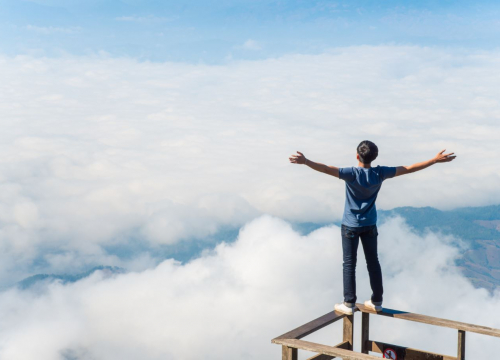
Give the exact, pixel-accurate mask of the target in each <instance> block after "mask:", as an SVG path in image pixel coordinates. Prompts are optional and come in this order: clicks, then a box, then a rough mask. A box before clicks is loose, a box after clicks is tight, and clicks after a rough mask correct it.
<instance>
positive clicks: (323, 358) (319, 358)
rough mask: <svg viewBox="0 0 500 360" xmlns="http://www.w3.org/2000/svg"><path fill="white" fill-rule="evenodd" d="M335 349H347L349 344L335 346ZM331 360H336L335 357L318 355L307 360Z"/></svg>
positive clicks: (345, 342) (344, 342) (342, 343)
mask: <svg viewBox="0 0 500 360" xmlns="http://www.w3.org/2000/svg"><path fill="white" fill-rule="evenodd" d="M334 347H336V348H339V349H347V348H348V347H349V342H348V341H343V342H341V343H340V344H337V345H335V346H334ZM331 359H335V356H330V355H324V354H318V355H314V356H311V357H310V358H307V360H331Z"/></svg>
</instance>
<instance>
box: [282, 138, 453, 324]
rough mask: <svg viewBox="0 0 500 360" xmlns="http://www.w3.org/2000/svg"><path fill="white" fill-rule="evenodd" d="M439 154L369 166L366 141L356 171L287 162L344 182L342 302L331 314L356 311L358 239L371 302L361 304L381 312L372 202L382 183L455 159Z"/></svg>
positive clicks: (371, 151) (371, 152) (301, 160)
mask: <svg viewBox="0 0 500 360" xmlns="http://www.w3.org/2000/svg"><path fill="white" fill-rule="evenodd" d="M444 152H445V150H443V151H441V152H439V153H438V154H437V155H436V156H435V157H433V158H432V159H430V160H427V161H423V162H420V163H416V164H413V165H411V166H397V167H389V166H376V167H372V166H371V163H372V161H373V160H375V159H376V158H377V156H378V148H377V146H376V145H375V144H374V143H373V142H371V141H368V140H364V141H362V142H361V143H360V144H359V145H358V148H357V154H356V159H357V160H358V166H357V167H354V166H353V167H344V168H338V167H335V166H327V165H325V164H320V163H315V162H314V161H311V160H309V159H306V157H305V156H304V154H302V153H301V152H299V151H297V153H298V154H299V155H292V156H291V157H290V158H289V159H290V162H291V163H294V164H305V165H307V166H309V167H310V168H311V169H314V170H316V171H320V172H323V173H325V174H328V175H332V176H335V177H337V178H339V179H341V180H344V181H345V184H346V199H345V207H344V215H343V217H342V226H341V235H342V252H343V259H344V264H343V270H344V272H343V279H344V302H343V303H341V304H335V310H337V311H340V312H342V313H345V314H348V315H351V314H352V313H353V312H354V310H355V307H356V276H355V275H356V260H357V250H358V245H359V239H360V238H361V244H362V245H363V250H364V253H365V258H366V265H367V267H368V275H369V277H370V286H371V288H372V297H371V300H367V301H365V306H367V307H369V308H371V309H373V310H375V311H380V310H382V294H383V286H382V271H381V268H380V263H379V261H378V254H377V235H378V232H377V209H376V207H375V200H376V199H377V195H378V192H379V190H380V187H381V186H382V182H383V181H384V180H385V179H389V178H392V177H395V176H399V175H404V174H409V173H413V172H415V171H419V170H422V169H425V168H427V167H429V166H431V165H433V164H436V163H444V162H449V161H452V160H453V159H454V158H455V157H456V156H453V153H449V154H443V153H444Z"/></svg>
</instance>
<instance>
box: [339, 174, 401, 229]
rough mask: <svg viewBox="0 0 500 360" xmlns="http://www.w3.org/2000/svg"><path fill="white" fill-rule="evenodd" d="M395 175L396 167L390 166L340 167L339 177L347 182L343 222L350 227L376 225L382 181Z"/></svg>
mask: <svg viewBox="0 0 500 360" xmlns="http://www.w3.org/2000/svg"><path fill="white" fill-rule="evenodd" d="M395 175H396V168H395V167H389V166H376V167H369V168H364V167H354V166H352V167H345V168H339V179H342V180H344V181H345V184H346V196H345V207H344V215H343V217H342V224H344V225H347V226H350V227H361V226H368V225H375V224H376V223H377V208H376V206H375V200H377V195H378V192H379V190H380V187H381V186H382V182H383V181H384V180H385V179H389V178H392V177H394V176H395Z"/></svg>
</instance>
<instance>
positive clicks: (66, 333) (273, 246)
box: [0, 215, 500, 360]
mask: <svg viewBox="0 0 500 360" xmlns="http://www.w3.org/2000/svg"><path fill="white" fill-rule="evenodd" d="M379 239H380V241H379V249H380V260H381V263H382V269H383V274H384V288H385V295H384V297H385V304H384V306H386V307H389V308H395V309H400V310H408V311H412V312H418V313H423V314H427V315H432V316H438V317H444V318H450V319H454V320H460V321H465V322H471V323H477V324H482V325H488V326H492V327H497V328H500V319H499V318H498V317H496V316H494V315H493V314H495V313H496V312H497V309H498V307H499V306H500V292H499V291H497V292H495V293H494V294H492V295H490V294H489V293H488V292H487V291H486V290H484V289H475V288H474V287H473V286H472V285H471V284H470V283H469V282H468V281H467V279H465V278H464V277H463V276H462V275H461V274H460V272H459V271H458V270H457V269H456V268H455V267H454V266H453V259H454V258H455V257H456V256H457V255H458V254H459V251H461V249H460V248H456V247H453V246H451V245H450V241H451V240H452V239H450V238H447V237H443V236H440V235H439V234H434V233H428V234H427V235H425V236H423V237H420V236H418V235H416V234H413V233H412V232H411V229H410V228H408V227H407V226H406V224H405V223H404V222H403V220H402V219H401V218H393V219H391V220H390V221H388V222H386V223H385V224H384V225H382V226H380V228H379ZM361 254H362V252H361V251H360V253H359V255H360V258H359V259H358V272H357V278H358V285H357V288H358V301H363V300H366V299H368V298H369V297H370V295H371V291H370V288H369V282H368V278H367V270H366V266H365V262H364V258H363V256H362V255H361ZM341 300H342V252H341V237H340V229H339V228H338V227H337V226H335V225H332V226H327V227H323V228H320V229H318V230H316V231H314V232H312V233H310V234H309V235H307V236H301V235H300V234H298V233H297V232H295V231H294V230H293V229H292V227H291V225H290V224H289V223H287V222H286V221H284V220H282V219H279V218H276V217H273V216H270V215H262V216H260V217H258V218H257V219H255V220H253V221H251V222H249V223H247V224H246V225H245V226H244V227H243V228H242V229H241V231H240V234H239V236H238V239H237V241H236V242H234V243H232V244H226V243H221V244H219V245H218V246H217V247H216V248H215V249H214V250H213V251H210V252H207V253H205V254H204V255H203V256H201V257H200V258H197V259H194V260H192V261H190V262H188V263H186V264H180V263H178V262H176V261H174V260H172V259H170V260H165V261H164V262H162V263H161V264H159V265H158V266H156V267H155V268H151V269H148V270H145V271H141V272H131V273H128V274H121V275H116V276H114V277H104V276H102V273H101V272H97V273H95V274H94V275H92V276H91V277H89V278H87V279H84V280H81V281H79V282H76V283H74V284H70V285H61V284H59V283H53V284H51V285H49V286H47V287H46V288H44V289H43V290H40V289H38V290H36V291H34V290H24V291H22V290H17V289H11V290H8V291H5V292H3V293H2V294H0V318H1V319H2V322H1V323H0V358H2V359H18V360H25V359H26V360H28V359H39V360H50V359H65V360H69V359H72V360H73V359H79V360H100V359H102V360H107V359H123V360H136V359H145V360H153V359H154V360H159V359H186V360H187V359H200V358H203V359H280V358H281V357H280V356H281V348H280V346H278V345H274V344H271V339H272V338H274V337H276V336H278V335H280V334H282V333H284V332H286V331H288V330H291V329H293V328H295V327H297V326H299V325H301V324H302V323H306V322H308V321H310V320H312V319H314V318H316V317H319V316H321V315H323V314H325V313H327V312H330V311H332V309H333V305H334V303H335V302H339V301H341ZM355 319H356V323H355V333H356V337H355V350H357V351H359V344H360V339H359V336H360V335H359V334H360V332H359V331H360V324H359V322H360V315H359V314H357V315H356V318H355ZM370 323H371V333H370V338H371V339H374V340H379V341H384V342H389V343H395V344H399V345H405V346H410V347H416V348H420V349H424V350H428V351H434V352H440V353H445V354H448V355H454V354H456V344H457V331H456V330H452V329H443V328H437V327H433V326H430V325H423V324H418V323H410V322H404V321H402V320H395V319H390V318H384V319H378V317H376V316H371V320H370ZM305 339H306V340H310V341H314V342H319V343H324V344H330V345H334V344H336V343H339V342H341V340H342V328H341V323H336V324H333V325H330V326H329V327H327V328H325V329H323V330H321V331H319V332H318V333H316V334H313V335H311V336H309V337H306V338H305ZM499 345H500V339H497V338H491V337H487V336H484V335H476V334H470V333H469V334H468V336H467V347H466V349H467V356H468V357H471V358H483V359H493V358H495V355H494V354H496V352H497V348H498V346H499ZM299 354H300V358H301V359H305V358H306V357H309V356H311V355H312V354H311V353H307V352H305V351H304V352H302V351H299Z"/></svg>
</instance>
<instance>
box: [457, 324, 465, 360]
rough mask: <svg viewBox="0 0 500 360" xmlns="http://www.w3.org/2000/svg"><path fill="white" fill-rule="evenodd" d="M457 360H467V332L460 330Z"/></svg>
mask: <svg viewBox="0 0 500 360" xmlns="http://www.w3.org/2000/svg"><path fill="white" fill-rule="evenodd" d="M457 359H458V360H465V331H463V330H458V349H457Z"/></svg>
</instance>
